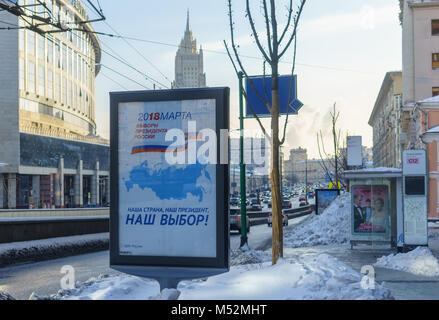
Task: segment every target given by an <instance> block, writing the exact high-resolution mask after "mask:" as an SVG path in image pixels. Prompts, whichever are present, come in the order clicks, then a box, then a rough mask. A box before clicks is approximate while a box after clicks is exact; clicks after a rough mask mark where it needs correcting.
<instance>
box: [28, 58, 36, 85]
mask: <svg viewBox="0 0 439 320" xmlns="http://www.w3.org/2000/svg"><path fill="white" fill-rule="evenodd" d="M27 90H28V91H29V92H31V93H35V63H33V62H31V61H29V62H28V63H27Z"/></svg>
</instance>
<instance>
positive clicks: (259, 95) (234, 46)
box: [224, 0, 271, 113]
mask: <svg viewBox="0 0 439 320" xmlns="http://www.w3.org/2000/svg"><path fill="white" fill-rule="evenodd" d="M228 4H229V24H230V38H231V41H232V49H233V52H234V54H235V58H236V61H237V62H238V64H239V67H240V68H241V71H242V72H243V73H244V75H245V78H246V79H248V81H249V83H250V86H251V87H252V89H253V90H254V92H255V93H256V96H257V97H258V98H259V99H260V100H261V101H262V103H264V104H265V106H266V107H267V109H268V111H269V112H270V113H271V105H270V103H269V101H267V100H265V99H264V98H263V97H262V96H261V94H260V93H259V91H258V90H257V89H256V86H255V84H254V82H253V80H252V79H251V78H250V77H249V75H248V74H247V71H246V70H245V68H244V66H243V64H242V62H241V59H240V58H239V54H238V50H237V49H236V44H235V36H234V32H233V17H232V2H231V0H228ZM224 43H225V44H226V42H225V41H224ZM226 47H227V45H226ZM229 57H230V59H231V60H232V61H233V59H232V58H231V55H230V54H229Z"/></svg>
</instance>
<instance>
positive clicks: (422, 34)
mask: <svg viewBox="0 0 439 320" xmlns="http://www.w3.org/2000/svg"><path fill="white" fill-rule="evenodd" d="M403 19H404V20H403V37H402V38H403V39H402V42H403V43H402V56H403V88H404V93H403V99H404V104H408V103H413V102H417V101H420V100H424V99H426V98H429V97H431V96H432V89H433V87H439V70H433V68H432V54H433V53H439V36H438V35H436V36H433V35H432V34H431V21H432V20H435V19H439V1H431V2H424V3H421V2H420V1H408V0H405V4H404V18H403Z"/></svg>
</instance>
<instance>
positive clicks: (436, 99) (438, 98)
mask: <svg viewBox="0 0 439 320" xmlns="http://www.w3.org/2000/svg"><path fill="white" fill-rule="evenodd" d="M419 103H439V96H434V97H431V98H427V99H424V100H421V101H419Z"/></svg>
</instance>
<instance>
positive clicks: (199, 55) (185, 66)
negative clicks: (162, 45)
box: [172, 10, 206, 89]
mask: <svg viewBox="0 0 439 320" xmlns="http://www.w3.org/2000/svg"><path fill="white" fill-rule="evenodd" d="M205 86H206V74H205V73H204V65H203V49H202V47H201V46H200V49H199V50H197V40H195V39H194V37H193V34H192V31H191V28H190V22H189V10H188V11H187V20H186V30H185V32H184V37H183V39H182V40H181V42H180V46H179V47H178V50H177V54H176V56H175V81H174V82H173V83H172V88H174V89H176V88H200V87H205Z"/></svg>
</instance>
